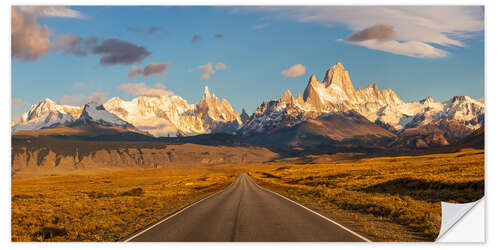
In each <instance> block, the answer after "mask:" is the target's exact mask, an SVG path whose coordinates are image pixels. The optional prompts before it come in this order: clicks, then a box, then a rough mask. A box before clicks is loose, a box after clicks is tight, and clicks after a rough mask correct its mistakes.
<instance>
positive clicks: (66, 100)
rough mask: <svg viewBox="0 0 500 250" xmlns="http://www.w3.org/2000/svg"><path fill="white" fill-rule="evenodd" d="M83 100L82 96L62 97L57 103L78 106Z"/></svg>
mask: <svg viewBox="0 0 500 250" xmlns="http://www.w3.org/2000/svg"><path fill="white" fill-rule="evenodd" d="M83 100H85V96H84V95H82V94H74V95H63V96H62V97H61V99H59V101H58V103H59V104H62V105H80V104H82V103H83Z"/></svg>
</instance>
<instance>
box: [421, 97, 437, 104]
mask: <svg viewBox="0 0 500 250" xmlns="http://www.w3.org/2000/svg"><path fill="white" fill-rule="evenodd" d="M434 102H436V101H434V99H432V97H430V96H428V97H426V98H424V99H422V100H420V103H422V104H425V103H434Z"/></svg>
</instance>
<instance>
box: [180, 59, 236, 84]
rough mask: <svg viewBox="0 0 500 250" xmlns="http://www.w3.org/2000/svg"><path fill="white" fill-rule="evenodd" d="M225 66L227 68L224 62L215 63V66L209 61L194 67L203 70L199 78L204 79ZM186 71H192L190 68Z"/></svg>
mask: <svg viewBox="0 0 500 250" xmlns="http://www.w3.org/2000/svg"><path fill="white" fill-rule="evenodd" d="M226 68H227V66H226V64H224V63H222V62H218V63H216V64H215V66H214V65H212V63H211V62H209V63H207V64H204V65H200V66H198V67H197V68H196V69H198V70H201V71H203V72H204V74H203V75H201V79H203V80H206V79H208V78H210V76H211V75H213V74H215V72H216V71H218V70H225V69H226ZM188 72H192V70H191V69H189V70H188Z"/></svg>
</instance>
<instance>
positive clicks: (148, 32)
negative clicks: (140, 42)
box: [127, 26, 165, 35]
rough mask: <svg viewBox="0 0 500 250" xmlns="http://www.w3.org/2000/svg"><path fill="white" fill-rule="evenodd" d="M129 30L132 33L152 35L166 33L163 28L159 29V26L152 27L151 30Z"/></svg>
mask: <svg viewBox="0 0 500 250" xmlns="http://www.w3.org/2000/svg"><path fill="white" fill-rule="evenodd" d="M127 30H128V31H130V32H135V33H142V34H150V35H152V34H156V33H160V32H165V29H163V28H162V27H158V26H151V27H149V28H128V29H127Z"/></svg>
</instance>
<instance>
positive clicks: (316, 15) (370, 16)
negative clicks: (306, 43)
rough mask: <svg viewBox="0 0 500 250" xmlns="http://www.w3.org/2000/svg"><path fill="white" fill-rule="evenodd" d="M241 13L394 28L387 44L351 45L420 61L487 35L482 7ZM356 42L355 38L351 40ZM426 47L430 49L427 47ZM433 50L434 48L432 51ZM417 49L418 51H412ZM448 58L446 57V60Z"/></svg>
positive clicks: (352, 26) (335, 8) (351, 26)
mask: <svg viewBox="0 0 500 250" xmlns="http://www.w3.org/2000/svg"><path fill="white" fill-rule="evenodd" d="M236 10H237V11H250V12H264V13H268V14H269V15H271V16H272V17H274V18H275V19H280V20H292V21H295V22H298V23H317V24H321V25H324V26H327V27H336V26H339V25H341V26H344V27H347V28H348V29H350V30H352V31H353V32H355V33H359V32H362V31H363V30H367V29H369V28H370V27H373V26H374V25H375V24H377V23H378V24H385V25H391V26H392V27H393V31H394V32H393V37H392V38H391V39H387V41H386V42H388V43H386V44H382V43H381V40H380V39H378V41H371V42H368V40H365V41H350V42H349V43H350V44H353V45H358V46H363V47H367V48H370V49H374V50H381V51H385V52H389V53H393V54H399V55H405V56H410V57H419V58H439V57H446V56H448V55H449V53H448V52H446V51H444V50H443V49H439V48H437V47H435V45H436V44H437V45H440V46H443V47H450V46H456V47H466V45H465V44H464V41H463V40H464V39H465V38H470V37H474V36H478V35H481V34H482V31H484V9H483V8H482V7H481V6H332V7H324V6H321V7H320V6H309V7H300V8H299V7H285V6H283V7H281V6H277V7H237V8H236ZM351 39H352V37H351ZM423 44H426V45H423ZM431 47H432V48H431ZM411 49H416V51H411ZM436 55H439V56H436ZM442 55H445V56H442Z"/></svg>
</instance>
